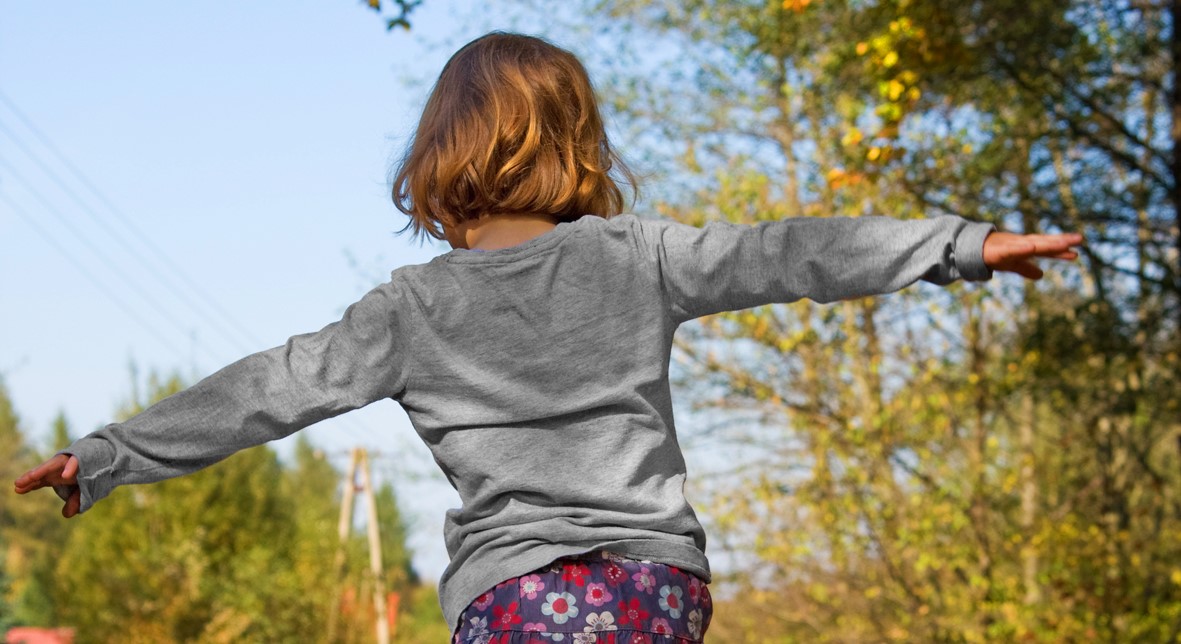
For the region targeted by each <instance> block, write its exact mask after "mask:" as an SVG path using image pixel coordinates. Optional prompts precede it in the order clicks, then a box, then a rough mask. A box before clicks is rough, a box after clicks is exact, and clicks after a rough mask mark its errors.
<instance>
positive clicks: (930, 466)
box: [588, 0, 1181, 642]
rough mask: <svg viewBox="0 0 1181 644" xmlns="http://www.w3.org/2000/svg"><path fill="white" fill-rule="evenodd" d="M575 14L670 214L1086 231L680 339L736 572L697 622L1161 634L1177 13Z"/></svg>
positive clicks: (1170, 389)
mask: <svg viewBox="0 0 1181 644" xmlns="http://www.w3.org/2000/svg"><path fill="white" fill-rule="evenodd" d="M588 8H590V9H591V10H593V11H595V12H598V14H599V15H600V16H601V17H605V20H604V21H603V22H604V24H605V25H606V26H607V27H609V28H611V29H615V30H616V31H614V32H613V33H617V34H621V35H623V36H624V37H625V38H624V39H621V40H620V41H618V42H617V43H616V44H617V45H621V46H620V52H619V53H618V54H614V53H613V55H612V58H611V60H612V61H614V65H615V66H614V67H613V68H612V69H611V73H610V74H609V75H608V81H607V82H606V83H604V84H602V86H603V87H606V88H610V90H609V93H610V94H611V97H612V99H613V100H612V105H613V106H614V107H615V109H616V112H617V114H618V117H619V119H620V121H621V122H622V123H623V124H624V128H625V131H626V132H632V133H643V134H642V136H639V135H637V136H636V138H635V141H634V144H635V145H639V146H647V147H646V149H645V152H644V153H641V154H636V153H635V152H633V156H637V157H640V158H644V159H645V160H646V161H648V162H649V164H650V166H651V167H653V168H655V169H656V170H657V171H658V173H659V174H658V178H659V179H660V181H659V182H658V183H659V184H660V186H663V187H659V186H658V187H657V192H658V197H659V198H660V199H659V201H660V203H659V207H660V209H661V210H662V211H663V212H664V213H665V214H667V215H669V216H671V217H674V218H677V219H679V220H682V221H685V222H687V223H692V224H701V223H703V222H705V221H708V220H713V219H721V220H728V221H736V222H743V223H754V222H757V221H760V220H767V219H780V218H784V217H789V216H792V217H794V216H832V215H852V216H857V215H860V214H864V213H873V214H889V215H892V216H895V217H900V218H908V217H919V216H936V215H939V214H943V213H953V214H958V215H962V216H965V217H969V218H973V219H978V220H985V221H993V222H996V223H997V224H998V225H999V226H1000V227H1002V228H1005V229H1009V230H1018V231H1021V230H1024V231H1026V232H1041V231H1053V230H1055V229H1068V230H1078V231H1079V232H1084V233H1086V235H1087V237H1088V248H1087V252H1086V255H1085V257H1084V258H1083V260H1082V261H1081V262H1080V264H1079V266H1078V267H1077V268H1073V267H1063V266H1062V265H1056V266H1055V267H1054V268H1053V269H1052V270H1051V272H1050V274H1049V276H1048V278H1047V279H1046V280H1044V281H1043V282H1041V283H1037V284H1020V283H1018V280H1017V279H1016V278H1013V276H1009V275H998V276H997V277H996V278H994V280H993V281H992V282H991V283H989V284H986V285H981V286H978V285H971V284H963V283H959V284H956V285H953V286H952V287H950V288H946V289H937V288H934V287H931V286H930V285H919V286H916V287H913V288H911V289H907V290H906V291H904V292H903V293H899V294H894V295H889V296H883V297H879V298H867V299H863V300H855V301H847V302H840V303H836V304H832V305H827V306H819V305H816V304H814V303H811V302H807V301H804V302H799V303H794V304H788V305H782V304H779V305H770V306H765V307H758V308H755V309H749V310H746V311H740V312H733V313H724V314H719V315H715V316H709V317H707V318H704V319H702V320H700V321H699V322H697V323H693V324H690V325H686V326H684V327H682V331H681V332H680V333H679V334H678V336H679V337H678V342H677V354H676V355H674V358H676V361H677V363H678V365H677V366H678V367H680V368H679V370H676V371H674V376H676V379H677V384H678V386H680V387H681V388H682V389H684V390H686V391H688V392H689V393H687V394H685V395H686V396H688V397H689V398H690V399H692V400H693V404H694V407H695V408H696V409H698V410H703V411H706V412H709V418H710V419H711V420H710V422H709V423H708V424H707V425H706V426H704V427H702V428H699V429H697V430H696V431H695V432H694V435H693V436H692V437H691V442H693V443H697V444H700V445H707V446H709V448H710V450H711V451H712V452H713V453H715V454H717V453H732V454H734V457H733V458H730V459H728V461H727V462H730V463H734V464H736V466H735V467H733V468H732V469H723V470H720V471H717V472H713V473H711V474H712V476H711V477H710V478H709V482H710V490H711V491H712V496H711V498H712V501H711V502H710V513H709V514H710V516H711V518H712V520H713V523H714V526H713V528H714V534H715V536H716V539H715V541H714V543H715V544H717V543H718V542H719V541H720V542H721V544H722V547H723V549H725V550H726V551H728V554H730V555H731V556H732V557H733V558H734V560H735V561H737V562H739V565H738V569H737V573H736V574H735V575H734V576H733V577H732V578H730V579H725V578H723V579H720V582H721V583H720V584H719V590H721V591H725V590H731V591H733V592H735V593H736V595H735V599H734V600H733V601H731V602H726V601H724V600H723V601H722V602H720V603H719V610H718V615H717V617H716V621H715V623H714V626H713V627H711V632H712V633H714V634H715V635H716V636H717V637H718V638H719V639H720V641H783V640H784V639H787V640H789V641H795V640H800V641H840V642H853V641H883V640H891V641H969V642H971V641H986V640H1006V641H1007V640H1013V639H1022V640H1035V641H1062V640H1070V641H1073V640H1086V639H1092V638H1104V639H1109V640H1121V641H1172V640H1173V639H1174V638H1175V637H1176V636H1177V634H1178V631H1179V630H1181V567H1178V566H1177V563H1176V562H1177V561H1179V560H1181V504H1179V503H1178V491H1179V487H1178V484H1179V483H1181V481H1179V480H1178V472H1179V467H1178V465H1179V462H1178V461H1179V459H1178V450H1177V447H1178V443H1177V441H1178V437H1179V436H1181V425H1179V424H1178V419H1179V418H1181V413H1179V412H1181V410H1179V408H1178V402H1177V401H1178V400H1179V399H1181V396H1179V394H1181V381H1179V378H1178V374H1179V373H1181V369H1179V367H1181V365H1179V363H1178V357H1179V355H1181V341H1179V339H1178V338H1179V335H1178V333H1177V324H1178V319H1179V318H1181V316H1179V315H1178V311H1181V306H1179V298H1178V293H1179V292H1181V289H1178V284H1179V282H1178V280H1177V275H1178V274H1179V273H1181V271H1179V270H1178V254H1177V248H1178V247H1177V244H1178V239H1181V238H1179V237H1178V219H1177V200H1176V196H1175V195H1176V191H1175V186H1176V176H1175V174H1174V173H1173V172H1172V169H1171V168H1172V167H1174V166H1172V165H1170V163H1171V162H1172V160H1173V155H1172V151H1173V146H1174V145H1175V140H1174V138H1173V134H1171V132H1175V131H1177V127H1178V125H1177V123H1175V122H1172V121H1171V117H1170V114H1171V110H1173V109H1175V108H1174V107H1173V106H1174V104H1175V101H1174V100H1173V99H1172V98H1170V97H1169V95H1168V92H1167V91H1166V90H1167V89H1168V87H1169V86H1170V84H1171V83H1172V82H1173V80H1174V79H1173V78H1172V76H1173V74H1174V73H1175V70H1174V69H1173V68H1172V67H1171V66H1170V65H1169V63H1168V50H1169V45H1170V40H1169V39H1170V38H1174V36H1172V35H1171V32H1172V30H1171V26H1170V19H1169V16H1168V15H1166V14H1165V12H1164V9H1163V8H1162V7H1160V6H1157V5H1152V4H1147V3H1140V4H1129V3H1117V2H1099V3H1094V2H1048V1H1041V0H1033V1H1032V2H1030V1H1028V0H1026V1H1024V2H1021V3H1019V4H1018V3H1012V2H989V3H983V2H967V3H964V2H950V1H948V2H942V1H940V0H935V1H933V2H922V3H915V2H908V1H907V0H890V1H887V2H876V3H862V2H841V1H829V0H771V1H766V0H763V1H750V2H712V1H705V0H682V1H678V2H660V3H654V2H649V1H646V0H616V1H604V2H592V3H589V4H588ZM628 42H633V43H643V45H642V47H643V50H644V51H643V55H642V56H635V55H630V56H629V54H628V53H627V52H626V47H625V46H624V45H626V43H628ZM611 64H612V63H608V65H611ZM638 74H642V76H638ZM1170 128H1172V129H1170ZM668 149H673V150H679V151H681V153H680V154H679V156H676V157H675V158H672V157H669V156H668V155H667V154H666V153H664V152H663V151H664V150H668ZM714 418H716V419H718V420H717V421H716V422H713V420H712V419H714ZM711 551H712V552H715V553H716V552H717V551H718V550H717V546H716V545H715V546H714V547H713V549H711ZM725 594H726V593H725V592H723V593H722V595H723V597H724V596H725Z"/></svg>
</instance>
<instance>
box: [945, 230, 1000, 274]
mask: <svg viewBox="0 0 1181 644" xmlns="http://www.w3.org/2000/svg"><path fill="white" fill-rule="evenodd" d="M995 231H996V226H995V225H994V224H991V223H988V222H984V221H972V222H968V225H967V226H964V228H963V229H962V230H960V233H959V235H957V236H956V238H955V250H954V257H955V268H956V270H957V271H958V272H959V274H960V277H961V278H963V279H964V280H967V281H969V282H983V281H987V280H990V279H992V269H991V268H989V267H988V265H987V264H985V263H984V238H985V237H988V234H989V233H991V232H995Z"/></svg>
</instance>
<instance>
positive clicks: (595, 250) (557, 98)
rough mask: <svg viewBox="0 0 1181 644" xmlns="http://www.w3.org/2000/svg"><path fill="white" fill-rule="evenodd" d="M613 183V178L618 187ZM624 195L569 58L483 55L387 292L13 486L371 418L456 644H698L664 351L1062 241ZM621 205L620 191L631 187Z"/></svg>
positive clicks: (691, 556) (74, 484) (430, 167)
mask: <svg viewBox="0 0 1181 644" xmlns="http://www.w3.org/2000/svg"><path fill="white" fill-rule="evenodd" d="M620 175H621V176H620ZM617 180H623V181H624V182H625V183H627V184H632V183H633V182H632V178H631V175H630V173H628V171H627V169H626V168H625V167H624V166H623V165H622V163H621V162H620V161H619V159H618V157H617V156H616V154H615V152H614V151H613V150H612V148H611V146H610V145H609V144H608V141H607V137H606V134H605V132H604V128H603V123H602V120H601V118H600V115H599V111H598V107H597V105H596V102H595V97H594V93H593V89H592V86H591V83H590V80H589V78H588V77H587V74H586V71H585V69H584V68H583V66H582V64H581V63H580V62H579V61H578V60H577V59H576V58H575V57H574V56H573V55H572V54H571V53H569V52H567V51H565V50H563V49H560V48H558V47H555V46H554V45H552V44H550V43H548V42H547V41H545V40H542V39H539V38H534V37H530V36H523V35H517V34H505V33H499V32H496V33H491V34H488V35H486V36H483V37H481V38H478V39H476V40H474V41H472V42H471V43H469V44H467V45H466V46H464V47H463V48H462V49H460V50H459V51H458V52H457V53H456V54H455V55H454V56H453V57H452V58H451V60H450V61H449V62H448V63H447V65H446V66H445V67H444V69H443V71H442V73H441V75H440V77H439V79H438V81H437V83H436V85H435V87H434V89H433V91H432V93H431V95H430V98H429V99H428V101H427V104H426V106H425V108H424V110H423V116H422V120H421V121H420V123H419V126H418V129H417V132H416V134H415V137H414V139H413V141H412V143H411V145H410V147H409V149H408V151H407V154H406V156H405V157H404V158H403V160H402V163H401V166H400V168H399V172H398V174H397V175H396V178H395V180H394V194H393V196H394V201H395V203H396V205H397V206H398V208H399V209H400V210H402V211H403V212H405V213H406V214H408V215H409V216H410V224H409V225H412V226H413V227H414V230H415V232H416V233H424V234H428V235H430V236H432V237H434V238H436V239H445V240H446V241H447V242H449V244H450V245H451V247H452V250H451V251H449V252H447V253H445V254H442V255H440V256H438V257H435V258H434V259H432V260H431V261H429V262H427V263H425V264H419V265H408V266H402V267H400V268H398V269H395V270H394V271H393V272H392V273H391V274H390V280H389V281H387V282H385V283H383V284H381V285H379V286H377V287H375V288H373V289H372V290H370V291H369V292H368V293H366V294H365V295H364V296H363V297H361V298H360V300H359V301H357V302H355V303H353V304H351V305H350V306H349V307H348V308H347V310H346V311H345V312H344V315H343V317H342V318H341V319H340V320H338V321H335V322H332V323H330V324H328V325H326V326H325V327H323V328H322V329H320V330H319V331H317V332H315V333H305V334H300V335H295V336H292V337H291V338H289V339H288V340H287V341H286V342H285V343H284V344H283V345H281V346H277V347H274V348H271V349H268V350H265V351H261V352H259V353H255V354H252V355H249V356H246V357H245V358H242V359H240V360H238V361H236V362H234V363H232V364H230V365H228V366H226V367H224V368H222V369H221V370H219V371H217V372H215V373H213V374H212V375H210V376H208V377H206V378H204V379H203V380H201V381H199V382H197V383H196V384H194V385H193V386H191V387H189V388H188V389H186V390H184V391H181V392H178V393H176V394H173V395H171V396H169V397H167V398H165V399H163V400H161V401H159V402H157V403H155V404H154V405H152V406H150V407H148V408H147V409H145V410H144V411H143V412H141V413H140V414H138V415H136V416H134V417H132V418H130V419H128V420H126V421H124V422H119V423H110V424H108V425H106V426H105V427H103V428H102V429H99V430H97V431H95V432H92V433H91V434H89V435H87V436H84V437H82V438H79V439H78V440H76V441H74V443H73V444H71V445H70V446H68V447H67V448H65V449H63V450H61V451H60V452H58V453H57V454H56V455H54V456H53V457H52V458H50V459H49V460H47V461H46V462H45V463H43V464H41V465H40V466H38V467H36V468H34V469H32V470H30V471H29V472H27V473H25V474H24V475H22V476H21V477H20V478H19V479H17V481H16V491H17V492H18V493H22V494H23V493H26V492H29V491H31V490H35V489H38V488H42V487H53V488H54V490H55V491H56V492H57V493H58V495H59V496H60V497H61V498H62V499H63V500H64V501H65V506H64V507H63V509H62V514H63V515H64V516H66V517H71V516H74V515H77V514H81V513H84V512H86V511H88V510H89V509H90V508H91V507H92V506H93V505H94V504H95V503H96V502H98V501H99V500H101V499H103V498H104V497H106V496H107V495H108V494H110V493H111V491H112V490H113V489H114V488H115V487H117V486H120V485H128V484H132V483H149V482H154V481H160V480H163V479H167V478H171V477H175V476H181V475H183V474H188V473H191V472H194V471H196V470H199V469H201V468H204V467H208V466H209V465H212V464H214V463H216V462H218V461H220V460H222V459H224V458H226V457H228V456H229V455H231V454H233V453H235V452H237V451H239V450H242V449H245V448H248V447H252V446H255V445H260V444H262V443H266V442H268V441H273V440H276V439H279V438H283V437H285V436H288V435H290V434H292V433H293V432H296V431H298V430H300V429H302V428H304V427H307V426H309V425H312V424H314V423H316V422H319V421H321V420H324V419H326V418H331V417H333V416H337V415H339V414H343V413H345V412H348V411H350V410H353V409H358V408H360V407H364V406H366V405H368V404H370V403H372V402H374V401H377V400H382V399H386V398H390V399H393V400H395V401H397V402H398V403H399V404H400V405H401V406H402V407H403V409H404V410H405V411H406V413H407V415H408V417H409V418H410V420H411V422H412V424H413V426H414V429H415V431H416V432H417V433H418V434H419V436H420V437H421V438H422V440H423V441H424V442H425V443H426V444H427V446H428V447H429V448H430V450H431V452H432V453H433V455H434V457H435V459H436V461H437V462H438V464H439V466H440V467H441V468H442V470H443V472H444V474H445V475H446V477H447V479H448V481H449V482H450V483H451V485H452V486H454V487H455V489H456V490H457V491H458V492H459V496H460V499H461V501H462V505H461V507H459V508H456V509H452V510H448V511H447V512H446V518H445V526H444V534H445V540H446V545H447V551H448V554H449V555H450V564H449V565H448V567H447V569H446V570H445V572H444V573H443V576H442V579H441V580H440V584H439V598H440V602H441V604H442V608H443V613H444V616H445V617H446V619H447V622H448V623H449V625H450V627H451V629H452V631H453V639H454V641H456V642H488V641H490V640H493V639H494V641H497V642H537V641H552V640H562V641H570V642H595V641H597V642H606V641H613V642H652V643H654V644H672V643H674V642H677V643H680V642H700V641H702V640H703V637H704V634H705V633H706V631H707V629H708V626H709V622H710V618H711V615H712V604H711V601H710V595H709V590H708V587H707V584H708V583H709V581H710V570H709V563H708V561H707V559H706V556H705V544H706V540H705V534H704V532H703V530H702V526H701V524H700V523H699V521H698V519H697V516H696V515H695V514H694V512H693V509H692V508H691V507H690V505H689V503H688V502H687V501H686V499H685V496H684V485H685V474H686V472H685V461H684V458H683V456H682V453H681V450H680V448H679V446H678V443H677V436H676V432H675V428H674V425H673V413H672V403H671V398H670V390H669V381H668V364H669V358H670V351H671V347H672V340H673V334H674V332H675V331H676V329H677V327H678V326H679V325H680V324H682V323H684V322H687V321H690V320H693V319H696V318H699V317H701V316H705V315H709V314H712V313H719V312H722V311H732V310H739V309H744V308H748V307H754V306H759V305H763V304H769V303H778V302H791V301H795V300H798V299H801V298H810V299H812V300H815V301H817V302H821V303H827V302H832V301H835V300H839V299H846V298H854V297H861V296H868V295H876V294H885V293H890V292H893V291H897V290H899V289H901V288H903V287H906V286H908V285H910V284H913V283H914V282H916V281H918V280H924V281H927V282H931V283H935V284H941V285H946V284H950V283H951V282H953V281H955V280H957V279H964V280H971V281H983V280H988V279H990V278H991V277H992V273H993V271H994V270H1001V271H1010V272H1015V273H1018V274H1020V275H1022V276H1024V277H1027V278H1030V279H1038V278H1040V277H1041V275H1042V273H1041V270H1040V269H1039V268H1038V267H1037V266H1036V265H1035V264H1034V263H1033V261H1032V259H1033V258H1035V257H1045V258H1055V259H1065V260H1071V259H1075V258H1076V254H1075V252H1074V251H1072V250H1071V246H1074V245H1078V244H1079V243H1081V241H1082V237H1081V236H1080V235H1077V234H1062V235H1016V234H1011V233H1005V232H998V231H996V229H995V227H994V226H992V225H991V224H987V223H980V222H973V221H969V220H965V219H961V218H959V217H954V216H941V217H934V218H928V219H921V220H906V221H903V220H896V219H893V218H889V217H882V216H873V217H854V218H848V217H827V218H811V217H801V218H792V219H786V220H782V221H771V222H761V223H759V224H757V225H741V224H734V223H728V222H721V221H714V222H710V223H708V224H706V225H704V226H702V227H700V228H699V227H694V226H689V225H686V224H681V223H678V222H675V221H671V220H664V219H655V218H642V217H639V216H637V215H635V214H623V209H624V192H623V191H622V190H621V189H620V187H619V186H618V185H617V183H616V181H617ZM631 187H632V188H634V185H632V186H631Z"/></svg>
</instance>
